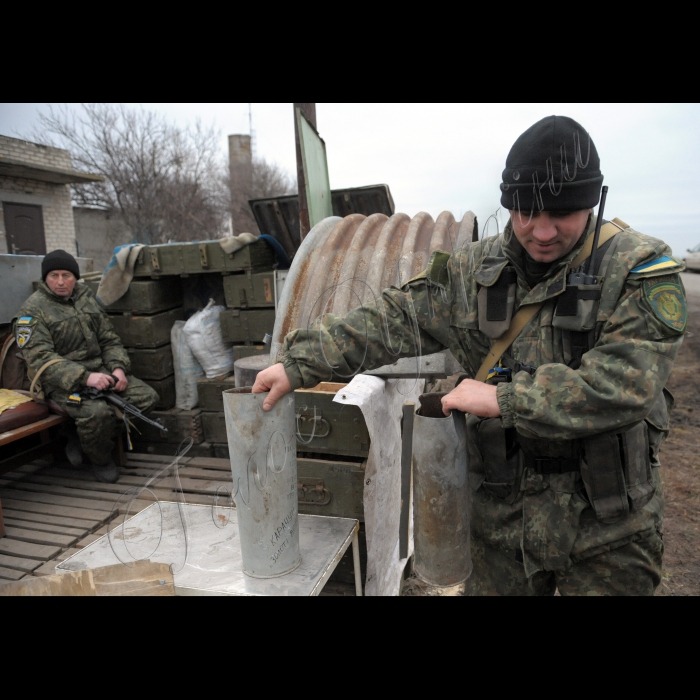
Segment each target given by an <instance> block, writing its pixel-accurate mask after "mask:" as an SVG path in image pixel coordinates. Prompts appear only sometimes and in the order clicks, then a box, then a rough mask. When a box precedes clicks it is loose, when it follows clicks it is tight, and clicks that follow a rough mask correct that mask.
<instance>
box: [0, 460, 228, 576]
mask: <svg viewBox="0 0 700 700" xmlns="http://www.w3.org/2000/svg"><path fill="white" fill-rule="evenodd" d="M171 462H172V459H171V458H170V457H166V456H161V455H144V454H133V455H129V456H128V459H127V463H126V468H122V469H121V475H120V478H119V482H118V483H116V484H103V483H100V482H99V481H97V480H96V479H95V477H94V476H93V474H92V471H91V470H90V468H89V467H84V468H80V469H75V468H73V467H70V466H67V465H61V466H50V465H46V464H45V463H44V464H29V465H25V466H21V467H18V468H16V469H15V470H13V471H11V472H8V473H7V474H4V475H3V477H2V479H1V480H0V499H1V500H2V507H3V512H4V520H5V530H6V535H5V537H3V538H0V583H1V582H5V581H18V580H21V579H22V578H23V577H25V576H47V575H51V574H55V573H56V571H55V568H56V564H58V563H59V562H61V561H63V560H64V559H66V558H67V557H69V556H71V555H72V554H75V553H76V552H77V551H79V550H80V549H82V548H83V547H86V546H87V545H89V544H91V543H92V542H94V541H95V540H97V539H98V538H99V537H102V536H103V535H105V534H106V533H107V532H108V531H109V530H112V529H114V528H115V527H118V526H119V525H120V524H121V523H122V522H123V521H124V519H125V517H132V516H133V515H136V513H139V512H140V511H141V510H143V509H144V508H147V507H148V506H149V505H151V504H152V503H153V502H154V500H155V499H158V500H161V501H179V502H183V501H184V502H187V503H199V504H205V505H208V504H212V505H213V504H214V502H215V501H216V500H217V498H218V499H219V502H223V500H224V499H226V498H227V496H228V494H230V493H231V488H232V480H231V467H230V463H229V461H228V460H226V459H213V458H206V457H194V458H187V457H185V458H183V459H181V460H179V462H178V466H177V473H176V470H175V469H174V468H172V467H171Z"/></svg>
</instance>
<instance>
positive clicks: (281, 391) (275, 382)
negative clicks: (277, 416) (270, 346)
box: [253, 362, 292, 411]
mask: <svg viewBox="0 0 700 700" xmlns="http://www.w3.org/2000/svg"><path fill="white" fill-rule="evenodd" d="M291 390H292V385H291V384H290V383H289V378H288V377H287V373H286V372H285V371H284V365H283V364H282V363H281V362H278V363H277V364H276V365H272V367H268V368H267V369H264V370H263V371H262V372H260V373H259V374H258V377H257V379H256V380H255V384H253V393H254V394H262V393H263V392H265V391H269V392H270V394H269V396H268V397H267V398H266V399H265V402H264V403H263V409H264V410H265V411H269V410H270V409H271V408H272V407H273V406H274V405H275V404H276V403H277V402H278V401H279V399H281V398H282V397H283V396H284V395H285V394H288V393H289V392H290V391H291Z"/></svg>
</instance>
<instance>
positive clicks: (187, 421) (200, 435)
mask: <svg viewBox="0 0 700 700" xmlns="http://www.w3.org/2000/svg"><path fill="white" fill-rule="evenodd" d="M149 418H152V419H153V420H156V421H158V422H159V423H160V424H161V425H163V426H164V427H165V428H166V429H167V432H164V431H162V430H158V428H154V427H153V426H151V425H147V424H145V423H144V424H142V423H139V424H138V429H139V430H140V432H141V434H140V435H139V441H140V442H171V443H175V444H180V443H181V442H182V441H183V440H186V439H188V438H192V440H193V441H194V444H195V445H198V444H199V443H201V442H204V431H203V430H202V412H201V411H200V410H199V409H198V408H195V409H194V410H192V411H181V410H180V409H179V408H171V409H170V410H169V411H152V412H151V413H150V415H149Z"/></svg>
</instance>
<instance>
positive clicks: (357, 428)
mask: <svg viewBox="0 0 700 700" xmlns="http://www.w3.org/2000/svg"><path fill="white" fill-rule="evenodd" d="M345 386H346V385H345V384H334V383H330V382H322V383H321V384H319V385H318V386H316V387H315V388H313V389H297V390H296V391H295V392H294V397H295V400H296V412H297V449H298V450H301V451H303V452H318V453H321V454H328V455H347V456H351V457H367V455H368V454H369V443H370V439H369V431H368V430H367V424H366V423H365V419H364V416H363V415H362V411H361V410H360V409H359V408H358V407H357V406H347V405H345V404H340V403H335V402H334V401H333V398H334V397H335V395H336V394H337V393H338V392H339V391H340V390H341V389H342V388H343V387H345Z"/></svg>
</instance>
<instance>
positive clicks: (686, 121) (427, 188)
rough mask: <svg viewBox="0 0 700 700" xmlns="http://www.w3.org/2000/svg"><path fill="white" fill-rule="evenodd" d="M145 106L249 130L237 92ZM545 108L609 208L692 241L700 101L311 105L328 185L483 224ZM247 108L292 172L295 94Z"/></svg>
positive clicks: (0, 110) (31, 120) (270, 154)
mask: <svg viewBox="0 0 700 700" xmlns="http://www.w3.org/2000/svg"><path fill="white" fill-rule="evenodd" d="M131 106H137V105H131ZM142 106H143V107H144V108H146V109H150V110H156V111H158V112H160V113H162V114H165V115H167V116H168V117H169V118H171V119H173V120H174V121H176V122H178V123H179V124H182V125H187V124H190V123H194V121H195V120H196V119H200V120H201V121H202V122H203V123H204V124H207V125H208V124H214V125H215V126H216V128H217V129H219V130H220V131H221V149H222V157H223V156H225V154H226V136H227V134H233V133H246V134H247V133H248V104H247V103H244V102H240V103H198V104H197V103H194V104H188V103H153V104H151V103H144V104H143V105H142ZM45 109H46V105H44V104H26V103H25V104H20V103H4V104H1V105H0V134H5V135H8V136H17V137H22V136H26V135H27V134H28V133H30V132H31V130H32V127H33V126H34V125H35V124H36V119H37V114H38V112H39V111H40V110H45ZM550 114H560V115H567V116H570V117H573V118H574V119H576V120H577V121H579V122H580V123H581V124H582V125H583V126H584V127H585V128H586V129H587V130H588V131H589V132H590V134H591V137H592V138H593V140H594V142H595V144H596V147H597V149H598V153H599V154H600V159H601V170H602V171H603V174H604V175H605V184H606V185H608V186H609V188H610V192H609V194H608V202H607V205H606V211H605V215H606V218H613V217H619V218H621V219H623V220H624V221H626V222H627V223H628V224H630V225H631V226H634V227H635V228H636V229H638V230H640V231H643V232H644V233H648V234H650V235H653V236H657V237H659V238H663V239H664V240H666V241H667V242H668V243H669V244H670V245H671V246H672V247H673V250H674V253H675V254H676V255H682V254H683V253H684V252H685V249H686V248H688V247H692V246H695V245H697V244H699V243H700V213H699V212H698V202H699V201H700V196H699V195H700V179H698V174H697V173H696V172H695V164H696V163H698V162H700V129H699V128H698V127H700V105H698V104H642V105H621V104H613V105H602V104H563V103H562V104H549V103H543V104H501V105H493V104H483V105H482V104H426V103H418V104H415V103H406V104H395V103H391V104H376V103H375V104H372V103H330V102H328V103H327V102H319V103H318V104H317V116H318V129H319V132H320V134H321V136H322V137H323V138H324V140H325V142H326V147H327V151H328V167H329V171H330V181H331V187H332V188H341V187H359V186H363V185H372V184H377V183H386V184H388V185H389V186H390V188H391V192H392V194H393V197H394V201H395V203H396V210H397V211H401V212H405V213H407V214H409V215H411V216H413V215H415V214H416V213H418V212H419V211H427V212H429V213H430V214H431V215H432V216H433V217H437V216H438V214H439V213H440V212H441V211H445V210H447V211H451V212H452V213H453V214H454V215H455V216H456V217H459V216H461V215H462V214H464V213H465V212H466V211H468V210H470V209H471V210H472V211H474V212H475V213H476V214H477V216H478V217H479V221H480V223H481V224H483V223H484V222H485V221H486V219H487V218H488V217H489V216H490V215H491V214H493V213H495V212H496V211H497V209H498V208H499V197H500V191H499V184H500V181H501V180H500V177H501V171H502V170H503V168H504V165H505V159H506V155H507V154H508V151H509V150H510V147H511V146H512V144H513V142H514V141H515V139H516V138H517V137H518V136H519V135H520V134H521V133H522V132H523V131H525V129H527V128H528V127H529V126H531V125H532V124H533V123H534V122H536V121H538V120H539V119H541V118H542V117H545V116H547V115H550ZM252 115H253V129H254V131H255V149H256V154H257V155H260V156H262V157H264V158H266V159H267V160H270V161H274V162H277V163H278V164H279V165H281V166H282V167H283V168H285V169H286V170H287V171H288V172H289V173H290V174H294V173H295V172H296V163H295V151H294V123H293V110H292V104H291V103H289V102H277V103H274V102H268V103H262V102H254V103H253V104H252ZM506 218H507V217H502V219H501V224H503V223H505V220H506ZM494 232H495V230H494Z"/></svg>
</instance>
